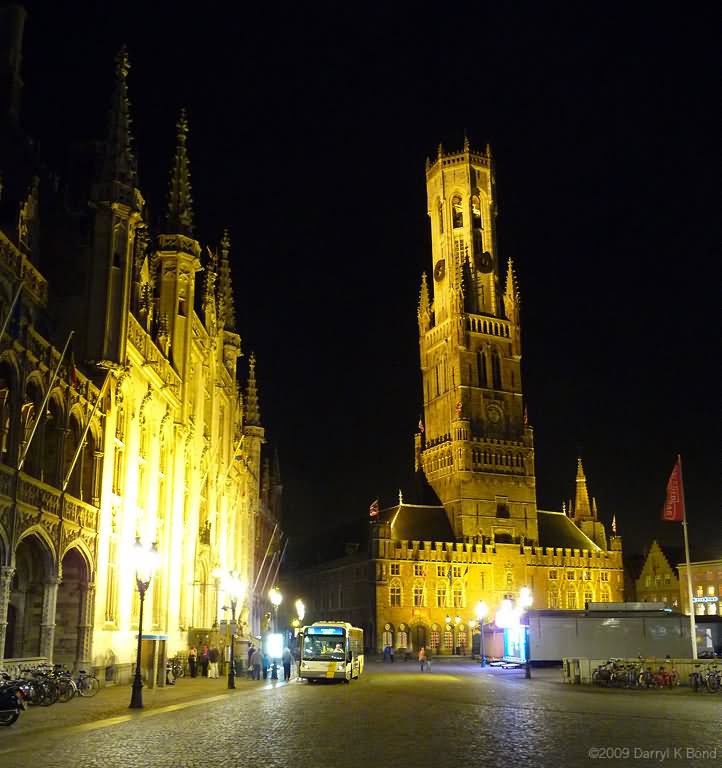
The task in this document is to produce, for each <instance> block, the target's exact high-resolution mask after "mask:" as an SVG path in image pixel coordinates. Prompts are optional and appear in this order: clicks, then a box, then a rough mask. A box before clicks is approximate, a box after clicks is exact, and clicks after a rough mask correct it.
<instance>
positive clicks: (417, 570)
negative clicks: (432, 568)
mask: <svg viewBox="0 0 722 768" xmlns="http://www.w3.org/2000/svg"><path fill="white" fill-rule="evenodd" d="M424 571H425V568H424V566H423V565H419V564H418V563H415V564H414V576H424V575H425V573H424Z"/></svg>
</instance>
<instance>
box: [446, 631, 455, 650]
mask: <svg viewBox="0 0 722 768" xmlns="http://www.w3.org/2000/svg"><path fill="white" fill-rule="evenodd" d="M453 647H454V633H453V632H452V631H451V630H450V629H447V630H446V631H445V632H444V648H448V649H449V650H451V648H453Z"/></svg>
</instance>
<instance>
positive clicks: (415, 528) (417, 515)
mask: <svg viewBox="0 0 722 768" xmlns="http://www.w3.org/2000/svg"><path fill="white" fill-rule="evenodd" d="M379 520H380V521H381V522H383V523H389V525H390V526H391V538H392V539H394V540H396V541H456V537H455V536H454V532H453V531H452V530H451V525H450V524H449V518H448V517H447V515H446V510H445V509H444V508H443V507H437V506H426V505H422V504H405V503H403V502H402V503H401V504H396V505H395V506H393V507H389V508H387V509H383V510H381V512H380V513H379Z"/></svg>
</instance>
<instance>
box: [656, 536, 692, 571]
mask: <svg viewBox="0 0 722 768" xmlns="http://www.w3.org/2000/svg"><path fill="white" fill-rule="evenodd" d="M657 544H659V542H657ZM659 548H660V549H661V550H662V554H663V555H664V556H665V557H666V558H667V562H668V563H669V566H670V568H671V569H672V570H673V571H676V569H677V566H678V565H685V564H686V558H685V556H684V547H670V546H668V545H666V544H659Z"/></svg>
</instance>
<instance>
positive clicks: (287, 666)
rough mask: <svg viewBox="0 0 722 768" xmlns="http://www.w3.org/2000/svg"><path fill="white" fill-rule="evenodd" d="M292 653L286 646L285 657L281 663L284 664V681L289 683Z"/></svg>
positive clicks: (283, 656)
mask: <svg viewBox="0 0 722 768" xmlns="http://www.w3.org/2000/svg"><path fill="white" fill-rule="evenodd" d="M292 658H293V657H292V656H291V651H290V649H289V648H288V646H286V647H285V648H284V649H283V655H282V656H281V662H282V663H283V679H284V680H285V681H286V682H288V681H289V680H290V679H291V659H292Z"/></svg>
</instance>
